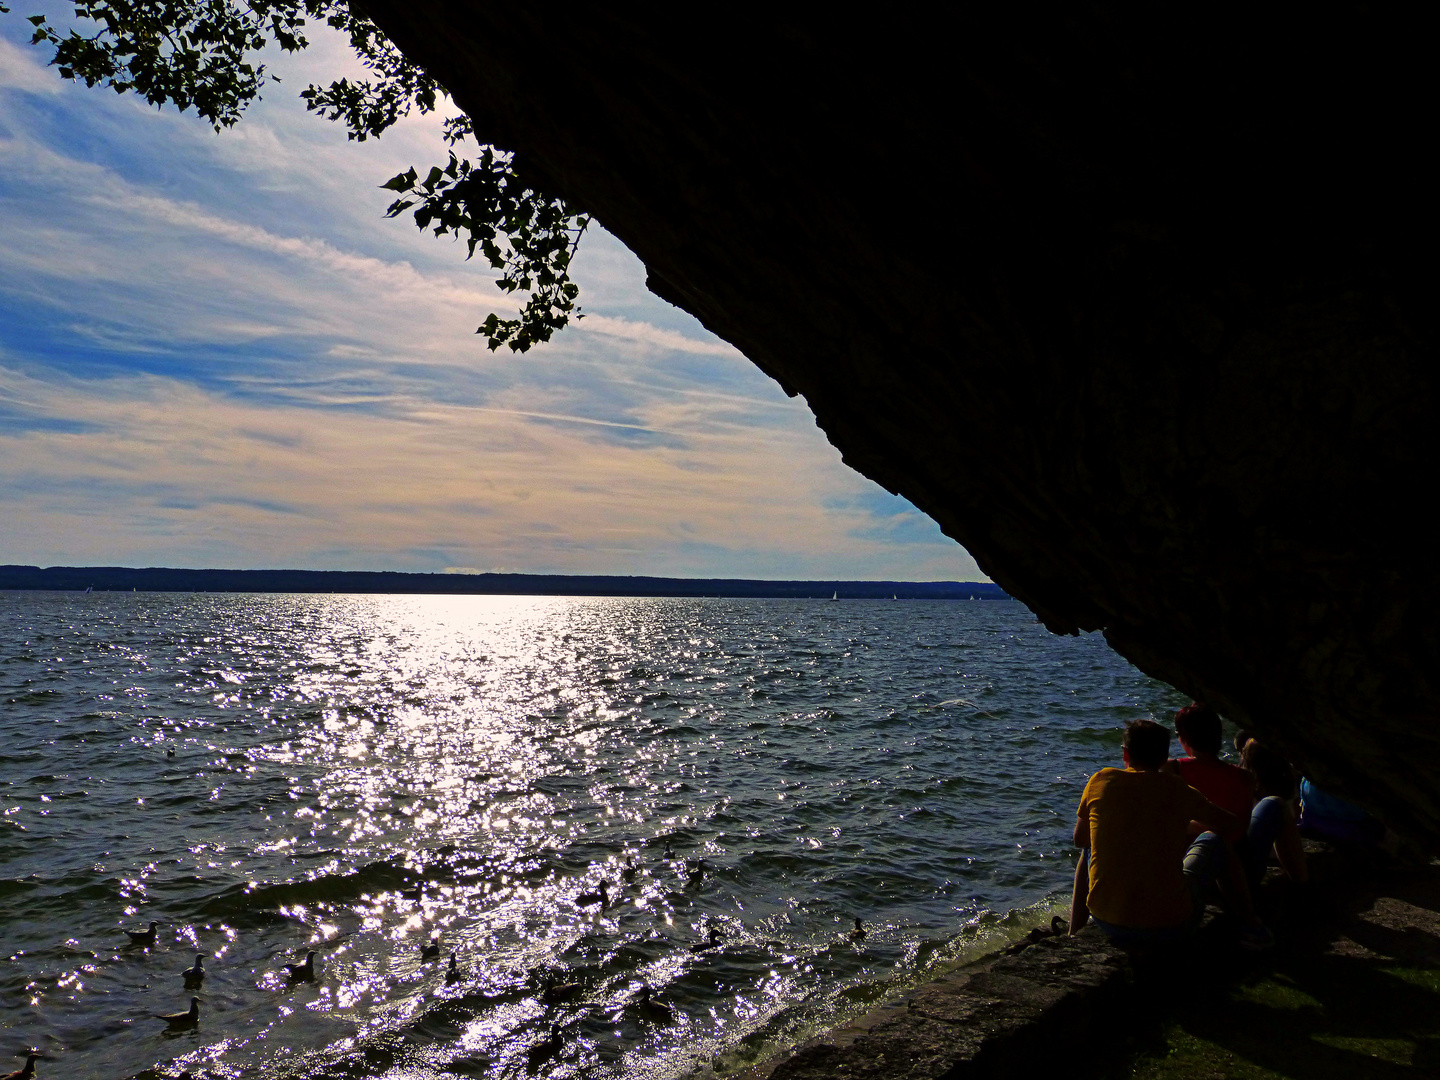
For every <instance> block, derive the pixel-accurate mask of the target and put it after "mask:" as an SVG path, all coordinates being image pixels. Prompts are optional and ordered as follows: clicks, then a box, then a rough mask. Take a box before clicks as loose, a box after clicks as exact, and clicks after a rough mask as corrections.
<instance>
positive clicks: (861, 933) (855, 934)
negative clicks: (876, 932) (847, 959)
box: [845, 915, 865, 941]
mask: <svg viewBox="0 0 1440 1080" xmlns="http://www.w3.org/2000/svg"><path fill="white" fill-rule="evenodd" d="M845 936H846V937H848V938H849V939H850V940H851V941H864V940H865V924H864V923H863V922H861V921H860V916H859V915H856V916H855V929H853V930H851V931H850V933H848V934H846V935H845Z"/></svg>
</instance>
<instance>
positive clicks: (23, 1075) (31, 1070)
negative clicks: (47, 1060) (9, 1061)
mask: <svg viewBox="0 0 1440 1080" xmlns="http://www.w3.org/2000/svg"><path fill="white" fill-rule="evenodd" d="M39 1056H40V1055H39V1054H37V1053H35V1052H34V1051H33V1050H32V1051H31V1052H30V1053H28V1054H26V1055H25V1067H24V1068H23V1069H16V1070H15V1071H14V1072H8V1073H6V1074H5V1075H4V1076H0V1080H30V1077H32V1076H34V1075H35V1060H36V1059H37V1058H38V1057H39Z"/></svg>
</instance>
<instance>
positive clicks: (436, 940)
mask: <svg viewBox="0 0 1440 1080" xmlns="http://www.w3.org/2000/svg"><path fill="white" fill-rule="evenodd" d="M439 956H440V935H439V934H435V935H434V936H432V937H431V938H430V944H429V945H421V946H420V959H421V960H435V959H437V958H438V957H439Z"/></svg>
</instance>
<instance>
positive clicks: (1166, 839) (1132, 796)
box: [1070, 720, 1273, 948]
mask: <svg viewBox="0 0 1440 1080" xmlns="http://www.w3.org/2000/svg"><path fill="white" fill-rule="evenodd" d="M1123 756H1124V760H1125V768H1124V769H1101V770H1100V771H1099V772H1097V773H1096V774H1095V775H1094V776H1092V777H1091V778H1090V781H1089V783H1087V784H1086V785H1085V792H1084V794H1083V795H1082V796H1081V798H1080V807H1079V809H1078V810H1077V812H1076V822H1075V833H1074V840H1075V844H1076V846H1077V847H1079V848H1081V849H1082V852H1083V854H1082V856H1081V859H1080V864H1079V865H1078V866H1077V867H1076V871H1075V894H1074V900H1073V902H1072V904H1071V909H1070V932H1071V933H1072V934H1075V933H1079V932H1080V930H1081V929H1082V928H1083V927H1084V926H1085V925H1086V923H1087V922H1088V921H1090V920H1091V919H1093V920H1094V922H1095V924H1096V925H1097V926H1098V927H1099V928H1100V930H1101V931H1103V932H1104V933H1105V934H1106V935H1107V936H1109V937H1111V938H1112V939H1114V940H1116V941H1120V942H1134V943H1139V942H1147V941H1149V942H1164V941H1174V940H1179V939H1181V938H1183V937H1186V936H1188V935H1189V934H1191V933H1193V932H1194V931H1195V929H1196V928H1197V927H1198V926H1199V923H1200V918H1201V916H1202V915H1203V914H1204V911H1205V905H1204V892H1205V889H1206V887H1207V885H1208V884H1209V883H1210V882H1211V881H1214V880H1215V879H1216V877H1217V874H1219V873H1220V872H1221V871H1222V870H1223V867H1224V865H1225V860H1226V859H1227V857H1228V853H1227V850H1226V845H1225V843H1224V841H1223V840H1221V838H1220V835H1219V834H1222V833H1226V832H1233V831H1235V830H1237V829H1239V830H1243V828H1244V825H1243V822H1242V819H1240V818H1237V817H1236V816H1235V815H1233V814H1230V813H1227V812H1226V811H1225V810H1222V809H1221V808H1219V807H1218V806H1216V805H1215V804H1214V803H1212V802H1210V800H1209V799H1207V798H1205V796H1204V795H1202V794H1201V793H1200V792H1198V791H1196V790H1195V789H1194V788H1193V787H1191V786H1190V785H1189V784H1187V783H1186V782H1185V781H1184V780H1183V779H1182V778H1181V777H1179V776H1178V775H1176V774H1174V773H1172V772H1168V771H1166V769H1165V764H1166V761H1167V760H1168V758H1169V756H1170V732H1169V731H1168V730H1166V729H1165V728H1163V727H1161V726H1160V725H1159V724H1157V723H1155V721H1153V720H1134V721H1131V722H1130V723H1128V724H1126V725H1125V741H1124V749H1123ZM1192 822H1194V823H1197V824H1198V825H1199V826H1201V827H1202V828H1203V830H1204V831H1202V832H1200V833H1199V835H1198V836H1195V837H1194V838H1193V840H1192V839H1191V823H1192ZM1248 901H1249V897H1248V895H1247V896H1246V897H1244V898H1243V899H1242V900H1241V902H1240V903H1238V904H1235V905H1234V907H1235V908H1236V910H1235V911H1234V914H1235V915H1236V917H1237V918H1238V919H1239V920H1240V922H1241V924H1242V927H1243V929H1242V935H1241V943H1242V944H1245V945H1247V946H1249V947H1253V948H1264V947H1266V946H1268V945H1269V944H1271V943H1272V942H1273V938H1271V936H1270V932H1269V930H1267V929H1266V928H1265V927H1264V925H1263V924H1261V923H1260V922H1259V920H1258V919H1256V918H1255V913H1254V910H1253V909H1252V908H1251V907H1250V904H1249V902H1248Z"/></svg>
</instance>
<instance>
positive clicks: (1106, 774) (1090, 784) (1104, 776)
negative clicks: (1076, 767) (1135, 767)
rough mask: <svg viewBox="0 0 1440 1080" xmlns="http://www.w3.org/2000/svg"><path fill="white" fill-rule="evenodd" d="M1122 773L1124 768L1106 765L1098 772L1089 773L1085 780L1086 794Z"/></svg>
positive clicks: (1122, 774)
mask: <svg viewBox="0 0 1440 1080" xmlns="http://www.w3.org/2000/svg"><path fill="white" fill-rule="evenodd" d="M1124 775H1125V770H1124V769H1114V768H1111V767H1110V766H1108V765H1107V766H1106V767H1105V768H1103V769H1101V770H1100V771H1099V772H1097V773H1092V774H1091V775H1090V779H1089V780H1087V781H1086V782H1085V792H1086V794H1091V793H1093V792H1095V791H1097V790H1099V789H1100V788H1103V787H1104V786H1105V785H1106V784H1108V783H1110V781H1111V780H1113V779H1114V778H1115V777H1116V776H1124Z"/></svg>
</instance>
